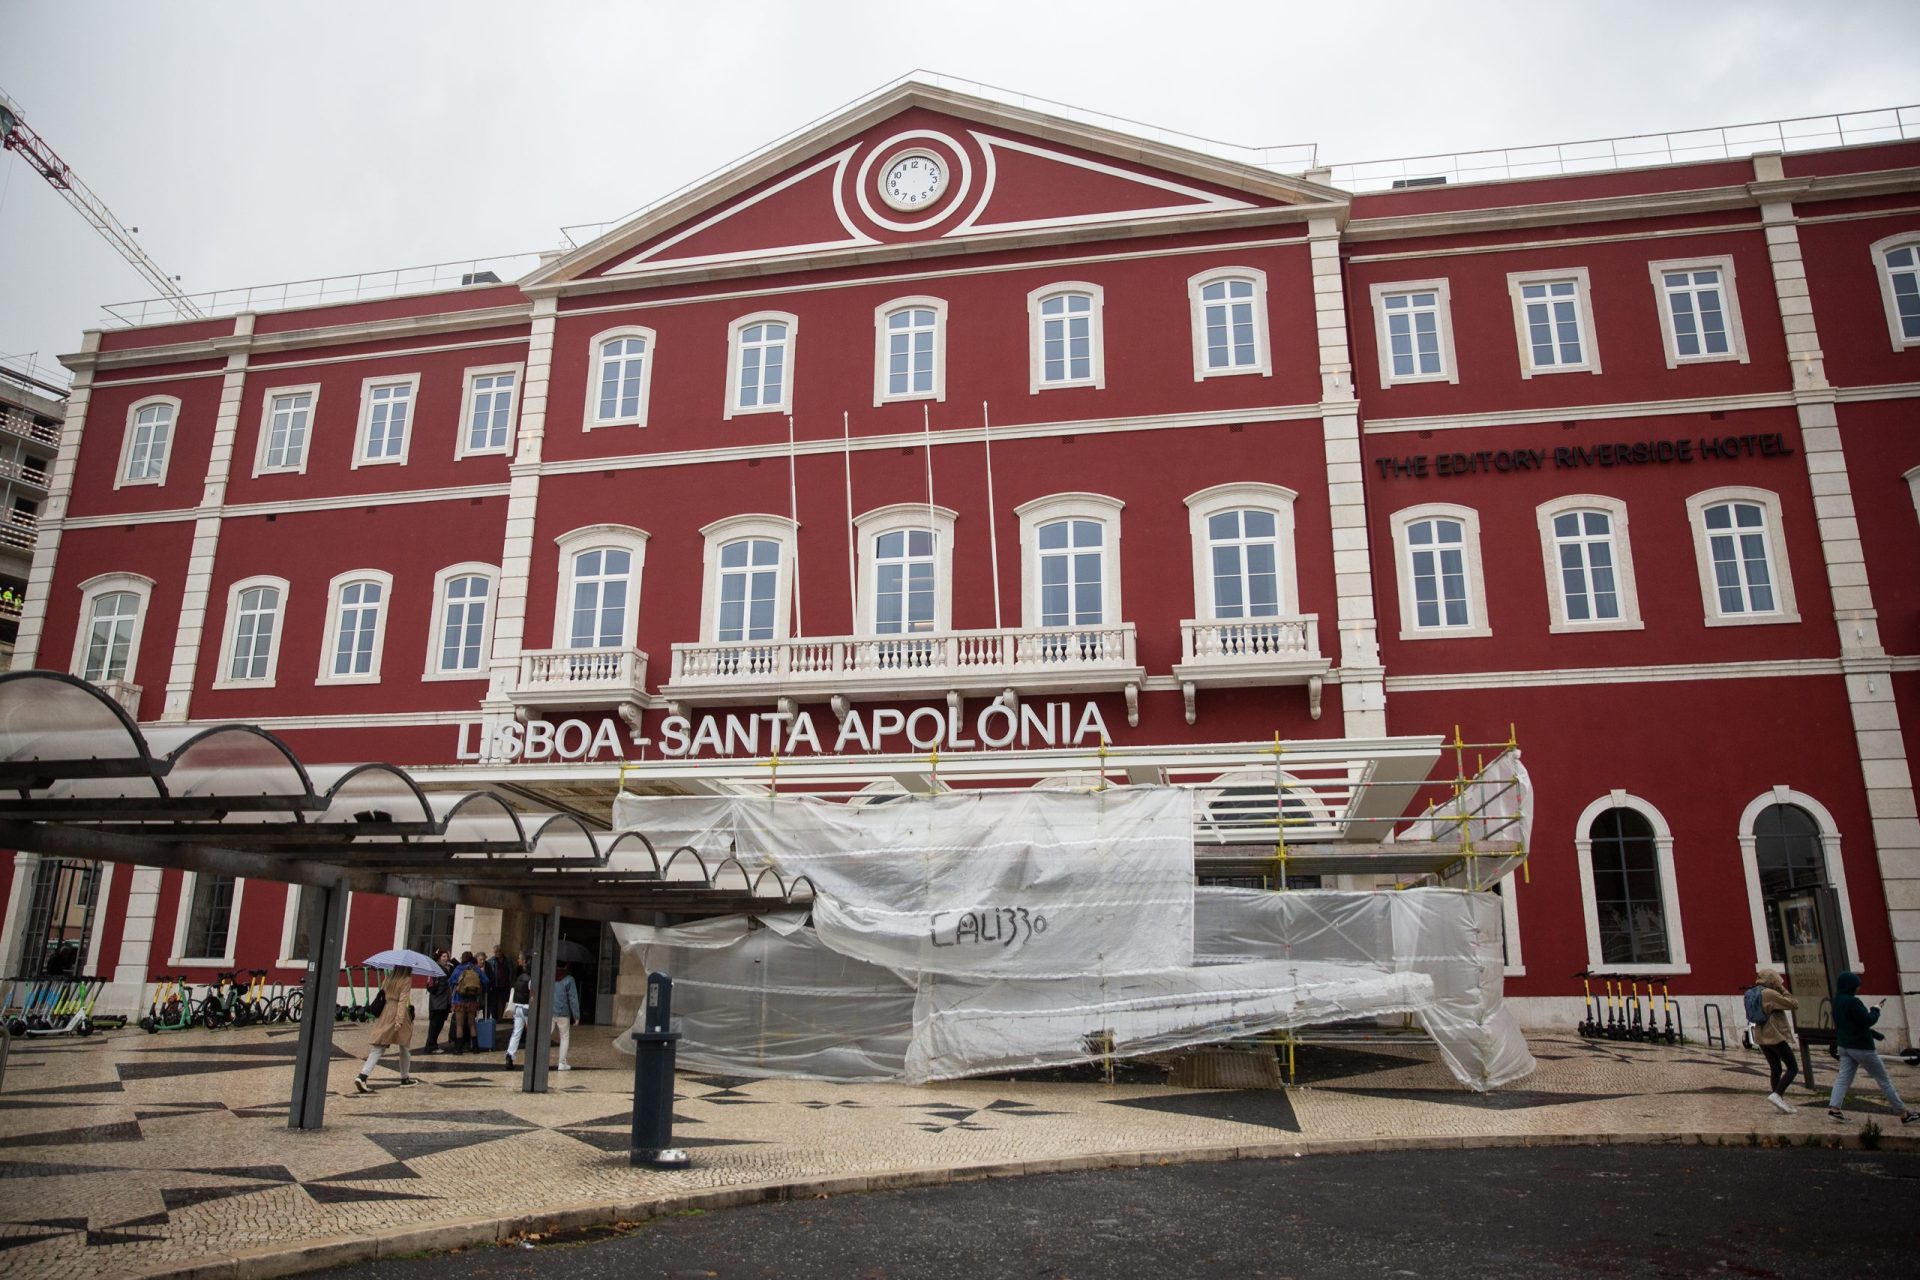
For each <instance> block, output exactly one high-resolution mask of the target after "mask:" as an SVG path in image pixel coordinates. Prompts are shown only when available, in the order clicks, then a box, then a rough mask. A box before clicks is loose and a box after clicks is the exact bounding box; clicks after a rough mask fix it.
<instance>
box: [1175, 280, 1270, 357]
mask: <svg viewBox="0 0 1920 1280" xmlns="http://www.w3.org/2000/svg"><path fill="white" fill-rule="evenodd" d="M1187 299H1188V304H1189V306H1190V308H1191V316H1192V325H1193V377H1194V381H1196V382H1198V381H1200V380H1201V379H1203V378H1214V377H1220V376H1222V375H1229V374H1236V373H1257V374H1261V375H1263V376H1269V377H1270V376H1272V374H1273V361H1272V357H1271V354H1270V352H1269V350H1268V345H1267V276H1266V273H1265V272H1263V271H1256V270H1254V269H1253V268H1252V267H1221V268H1219V269H1217V270H1213V271H1206V272H1202V273H1201V274H1199V275H1197V276H1194V277H1193V278H1192V279H1191V280H1188V281H1187Z"/></svg>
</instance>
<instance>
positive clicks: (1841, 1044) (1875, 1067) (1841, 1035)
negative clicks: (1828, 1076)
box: [1827, 973, 1920, 1124]
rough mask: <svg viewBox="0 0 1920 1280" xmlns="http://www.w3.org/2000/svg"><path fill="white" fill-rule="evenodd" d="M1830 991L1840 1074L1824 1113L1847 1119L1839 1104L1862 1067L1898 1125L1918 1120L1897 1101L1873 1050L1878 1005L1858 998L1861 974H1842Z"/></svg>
mask: <svg viewBox="0 0 1920 1280" xmlns="http://www.w3.org/2000/svg"><path fill="white" fill-rule="evenodd" d="M1833 992H1834V995H1833V1032H1834V1037H1835V1039H1836V1040H1837V1041H1838V1049H1839V1053H1840V1073H1839V1074H1838V1075H1836V1076H1834V1078H1833V1094H1832V1096H1830V1097H1829V1098H1828V1099H1827V1114H1828V1115H1830V1116H1832V1117H1833V1118H1834V1119H1835V1120H1845V1119H1846V1118H1847V1113H1846V1112H1845V1111H1843V1110H1842V1109H1841V1104H1842V1103H1844V1102H1845V1101H1846V1100H1847V1088H1848V1086H1850V1085H1851V1084H1852V1083H1853V1077H1854V1073H1855V1072H1856V1071H1858V1070H1860V1069H1861V1068H1863V1067H1864V1068H1865V1069H1866V1072H1867V1074H1868V1075H1870V1076H1872V1077H1873V1079H1874V1082H1875V1083H1876V1084H1878V1085H1879V1086H1880V1092H1881V1093H1883V1094H1885V1095H1886V1097H1887V1105H1888V1106H1890V1107H1892V1108H1893V1114H1895V1115H1897V1116H1899V1117H1900V1123H1901V1124H1913V1123H1914V1122H1916V1121H1920V1111H1909V1110H1908V1109H1907V1105H1906V1104H1905V1103H1904V1102H1902V1101H1900V1091H1899V1090H1898V1089H1896V1088H1894V1087H1893V1080H1892V1079H1891V1078H1890V1077H1889V1076H1888V1075H1887V1064H1886V1063H1884V1062H1882V1061H1880V1051H1879V1050H1878V1049H1875V1048H1874V1047H1873V1042H1874V1041H1876V1040H1879V1039H1881V1038H1882V1037H1881V1035H1880V1033H1879V1032H1878V1031H1875V1030H1874V1029H1873V1024H1874V1023H1876V1022H1878V1021H1880V1006H1879V1005H1875V1006H1874V1007H1873V1008H1871V1009H1869V1008H1867V1002H1866V1001H1864V1000H1862V999H1861V998H1860V975H1859V974H1857V973H1843V974H1841V975H1840V980H1839V981H1838V982H1836V983H1835V984H1834V988H1833ZM1880 1003H1881V1004H1885V1003H1886V1001H1884V1000H1883V1001H1881V1002H1880Z"/></svg>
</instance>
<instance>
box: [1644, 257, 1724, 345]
mask: <svg viewBox="0 0 1920 1280" xmlns="http://www.w3.org/2000/svg"><path fill="white" fill-rule="evenodd" d="M1660 288H1661V290H1662V292H1664V293H1665V294H1666V299H1667V318H1668V319H1669V320H1671V321H1672V323H1673V346H1674V353H1675V354H1676V355H1678V356H1679V357H1680V358H1681V359H1683V360H1685V359H1690V358H1694V357H1698V356H1723V355H1726V354H1727V353H1728V352H1729V351H1730V350H1731V347H1730V346H1729V345H1728V341H1727V308H1726V302H1725V300H1724V295H1723V293H1722V291H1721V285H1720V272H1719V271H1718V270H1702V271H1668V272H1663V273H1662V274H1661V276H1660Z"/></svg>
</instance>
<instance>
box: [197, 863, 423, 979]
mask: <svg viewBox="0 0 1920 1280" xmlns="http://www.w3.org/2000/svg"><path fill="white" fill-rule="evenodd" d="M302 888H309V889H312V888H314V886H313V885H304V886H303V885H297V884H290V885H288V886H287V896H286V898H285V899H284V900H282V902H281V904H280V911H281V917H280V958H279V960H278V961H277V963H278V965H279V967H280V968H282V969H304V968H306V967H307V965H308V964H310V963H311V962H312V961H313V959H314V957H312V956H296V955H294V954H293V936H294V934H296V933H298V932H299V924H300V921H299V913H298V911H297V910H296V907H297V906H298V904H299V902H300V890H301V889H302ZM316 892H317V890H316ZM233 893H234V899H235V900H236V901H238V900H239V897H240V886H239V884H238V883H237V882H236V883H235V884H234V887H233ZM407 901H408V899H406V898H401V899H400V902H402V903H405V902H407ZM403 909H404V908H403ZM345 919H346V924H345V926H344V927H343V928H342V929H341V936H342V937H345V936H346V935H347V931H348V930H349V929H351V928H352V926H353V891H352V890H348V891H347V913H346V917H345ZM316 945H317V944H316ZM393 945H394V946H396V947H398V946H399V945H400V943H399V942H397V941H396V942H395V943H394V944H393Z"/></svg>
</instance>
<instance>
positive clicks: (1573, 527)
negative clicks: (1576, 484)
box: [1553, 511, 1620, 622]
mask: <svg viewBox="0 0 1920 1280" xmlns="http://www.w3.org/2000/svg"><path fill="white" fill-rule="evenodd" d="M1553 543H1554V552H1555V555H1556V557H1557V558H1558V561H1559V567H1560V591H1561V598H1562V599H1563V600H1564V601H1565V602H1566V608H1567V621H1569V622H1602V621H1612V620H1615V619H1617V618H1619V616H1620V593H1619V589H1618V587H1617V586H1616V584H1615V581H1614V555H1613V523H1612V521H1611V519H1610V518H1609V517H1608V515H1607V513H1606V512H1604V511H1565V512H1562V513H1561V514H1559V515H1557V516H1555V517H1554V518H1553Z"/></svg>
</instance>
